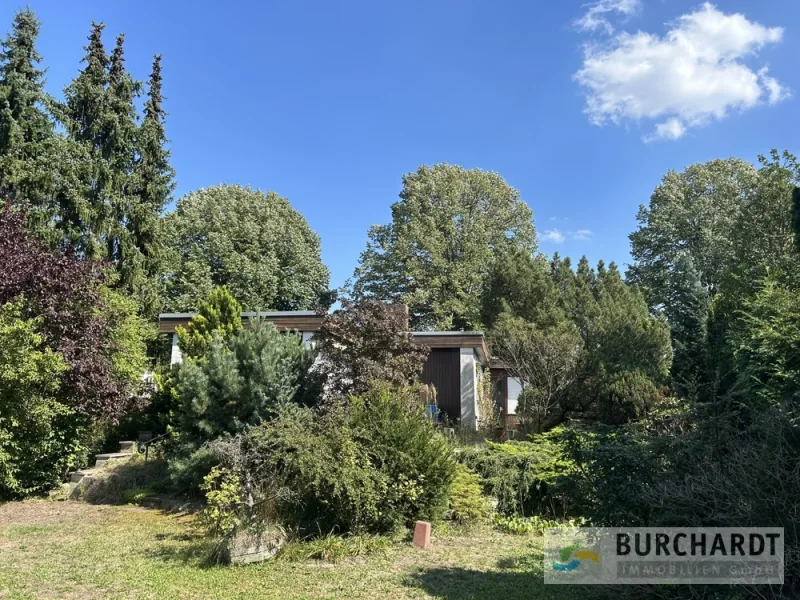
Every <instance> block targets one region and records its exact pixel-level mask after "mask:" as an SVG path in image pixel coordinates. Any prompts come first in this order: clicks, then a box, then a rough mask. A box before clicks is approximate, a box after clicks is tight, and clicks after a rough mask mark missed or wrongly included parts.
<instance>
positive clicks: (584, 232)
mask: <svg viewBox="0 0 800 600" xmlns="http://www.w3.org/2000/svg"><path fill="white" fill-rule="evenodd" d="M569 239H571V240H590V239H592V231H591V230H589V229H578V231H571V232H570V233H569Z"/></svg>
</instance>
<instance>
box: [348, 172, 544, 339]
mask: <svg viewBox="0 0 800 600" xmlns="http://www.w3.org/2000/svg"><path fill="white" fill-rule="evenodd" d="M515 248H516V249H520V250H521V251H526V252H528V253H533V252H534V251H535V249H536V233H535V230H534V226H533V215H532V213H531V210H530V208H529V207H528V205H527V204H525V202H523V201H522V200H521V199H520V197H519V192H517V190H515V189H514V188H512V187H511V186H509V185H508V184H507V183H506V182H505V181H504V180H503V178H502V177H500V175H498V174H497V173H492V172H486V171H481V170H479V169H472V170H466V169H463V168H461V167H459V166H455V165H447V164H437V165H434V166H433V167H427V166H423V167H420V168H419V169H418V170H417V171H416V172H415V173H409V174H407V175H405V176H404V177H403V191H402V192H401V193H400V201H398V202H395V203H394V204H393V205H392V222H391V223H389V224H388V225H382V226H375V227H373V228H372V229H371V230H370V232H369V242H368V244H367V249H366V250H365V251H364V253H363V254H362V255H361V261H360V264H359V267H358V269H357V270H356V273H355V284H354V289H353V291H354V293H355V295H356V296H357V297H363V296H372V297H375V298H377V299H380V300H384V301H386V302H390V303H394V304H406V305H408V307H409V312H410V318H411V325H412V327H413V328H414V329H473V328H476V327H478V326H479V325H480V323H481V314H480V313H481V296H482V293H483V290H484V286H485V284H486V280H487V276H488V273H489V270H490V268H491V266H492V263H493V261H494V259H495V257H496V256H497V255H498V253H500V252H502V251H510V250H512V249H515Z"/></svg>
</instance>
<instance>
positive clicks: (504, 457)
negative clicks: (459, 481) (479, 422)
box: [459, 428, 574, 518]
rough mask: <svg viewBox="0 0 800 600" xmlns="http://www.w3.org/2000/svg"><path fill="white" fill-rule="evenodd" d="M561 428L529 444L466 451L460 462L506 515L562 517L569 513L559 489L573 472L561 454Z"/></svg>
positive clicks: (568, 500)
mask: <svg viewBox="0 0 800 600" xmlns="http://www.w3.org/2000/svg"><path fill="white" fill-rule="evenodd" d="M562 433H563V428H557V429H555V430H553V431H551V432H548V433H545V434H539V435H535V436H532V438H531V439H532V440H533V441H531V442H523V441H514V442H506V443H503V444H498V443H493V442H487V444H486V445H485V446H479V447H473V448H468V449H465V450H464V451H462V452H461V453H460V456H459V460H460V461H461V462H463V463H464V464H466V465H467V466H469V467H470V468H471V469H472V470H474V471H475V472H476V473H478V474H479V475H480V477H481V480H482V485H483V490H484V492H485V493H486V494H487V495H489V496H491V497H493V498H496V499H497V511H498V512H500V513H503V514H507V515H520V516H529V515H548V516H551V517H554V518H555V517H563V516H565V515H566V514H569V513H570V512H571V510H572V506H571V502H570V498H569V497H568V496H567V495H566V494H565V493H564V491H563V490H562V487H561V485H562V477H563V476H564V475H566V474H568V473H570V472H571V471H572V470H573V469H574V465H573V463H572V462H570V461H569V460H568V459H567V458H566V457H565V456H564V454H563V450H562V448H561V446H560V443H559V441H560V439H561V436H562Z"/></svg>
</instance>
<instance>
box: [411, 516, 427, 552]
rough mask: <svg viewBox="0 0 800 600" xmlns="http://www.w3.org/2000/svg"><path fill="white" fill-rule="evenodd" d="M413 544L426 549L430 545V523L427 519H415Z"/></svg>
mask: <svg viewBox="0 0 800 600" xmlns="http://www.w3.org/2000/svg"><path fill="white" fill-rule="evenodd" d="M414 545H415V546H416V547H417V548H422V549H423V550H426V549H427V548H429V547H430V545H431V524H430V523H428V522H427V521H417V523H416V525H415V526H414Z"/></svg>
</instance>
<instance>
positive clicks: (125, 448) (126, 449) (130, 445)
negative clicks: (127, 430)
mask: <svg viewBox="0 0 800 600" xmlns="http://www.w3.org/2000/svg"><path fill="white" fill-rule="evenodd" d="M119 451H120V452H121V453H123V454H133V453H134V452H135V451H136V442H120V443H119Z"/></svg>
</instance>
